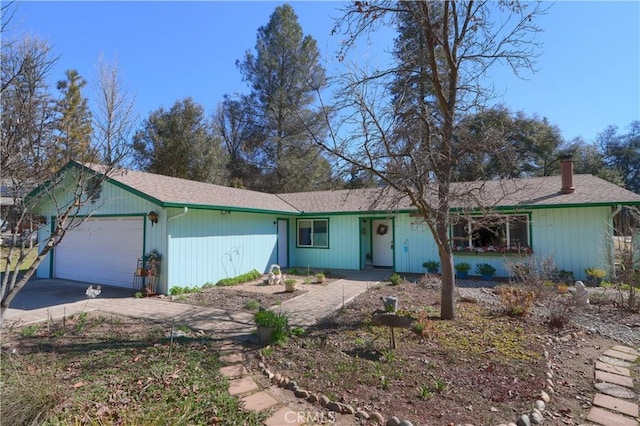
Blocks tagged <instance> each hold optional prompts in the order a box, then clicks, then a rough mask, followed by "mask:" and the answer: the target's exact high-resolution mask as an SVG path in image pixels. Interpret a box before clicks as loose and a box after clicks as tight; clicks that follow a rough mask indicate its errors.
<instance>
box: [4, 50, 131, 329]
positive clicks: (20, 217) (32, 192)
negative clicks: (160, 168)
mask: <svg viewBox="0 0 640 426" xmlns="http://www.w3.org/2000/svg"><path fill="white" fill-rule="evenodd" d="M3 43H4V40H3ZM6 47H7V48H6V49H5V45H4V44H3V56H4V57H3V64H2V89H3V92H2V164H1V166H2V178H3V180H4V181H5V182H7V185H6V186H8V187H9V188H10V189H11V198H12V203H11V205H7V206H5V205H3V206H2V207H3V218H5V217H6V218H7V221H10V223H11V236H12V238H11V241H10V243H9V244H7V245H8V247H7V249H6V250H3V252H2V258H3V261H4V262H5V266H4V270H3V271H2V272H3V274H2V284H1V288H0V296H1V297H2V299H1V302H0V321H1V319H2V318H3V317H4V314H5V312H6V310H7V309H8V307H9V305H10V303H11V301H12V300H13V298H14V297H15V296H16V295H17V294H18V292H19V291H20V290H21V289H22V288H23V287H24V286H25V285H26V284H27V282H28V281H29V279H30V278H31V277H32V276H33V274H34V273H35V272H36V270H37V268H38V266H39V265H40V264H41V263H42V261H43V260H44V259H45V258H46V256H47V254H48V253H49V252H50V251H51V250H52V249H53V248H54V247H56V246H57V245H58V244H60V242H61V241H62V239H63V238H64V236H65V234H66V232H67V231H68V230H70V229H73V228H75V227H77V226H79V225H80V224H82V223H83V222H84V221H86V220H87V219H88V218H89V217H90V216H91V214H92V213H93V212H95V210H96V208H97V207H99V203H100V202H101V201H100V188H101V185H102V183H103V182H104V181H105V180H106V179H107V178H108V177H109V176H110V175H112V174H114V173H118V171H119V170H120V168H119V166H120V163H121V162H122V160H123V159H124V157H125V155H126V153H127V147H128V135H129V131H130V127H131V125H132V123H133V106H132V103H131V102H130V101H128V99H129V98H128V96H127V94H126V93H125V92H124V91H123V90H122V86H121V83H120V81H119V79H118V78H117V73H115V72H114V69H113V68H110V69H109V70H110V72H108V73H106V74H103V78H101V79H100V83H99V86H98V87H99V93H102V94H103V95H104V100H103V101H102V102H101V101H98V106H99V107H98V108H99V110H98V111H96V112H94V113H93V117H94V118H96V123H98V125H97V126H96V129H97V133H96V134H95V135H94V143H93V145H92V148H91V150H90V153H91V154H92V155H89V154H88V155H87V156H83V161H90V162H92V163H94V164H85V165H83V164H79V163H73V162H72V163H69V165H68V166H67V167H66V169H63V171H62V172H58V173H51V171H50V170H49V169H48V168H47V167H46V160H47V158H48V152H47V149H46V148H47V146H50V144H51V143H53V140H54V137H53V134H52V131H51V129H52V128H53V116H54V114H53V111H54V102H52V98H51V94H50V92H49V88H48V87H47V85H46V79H47V75H48V72H49V70H50V69H51V66H52V65H53V63H54V61H55V60H54V59H52V58H51V53H50V48H49V46H48V45H47V44H46V43H43V42H41V41H38V40H35V39H25V40H22V41H20V42H13V41H8V42H7V45H6ZM8 54H10V55H8ZM104 77H106V78H104ZM97 163H100V164H97ZM44 205H47V206H50V207H47V208H46V209H44V210H43V206H44ZM43 211H44V212H46V216H45V215H42V214H41V212H43ZM36 212H37V213H36ZM38 228H39V229H38ZM35 232H38V233H39V234H40V238H39V241H40V244H39V246H36V247H33V246H32V242H33V236H34V233H35ZM36 253H37V254H36ZM30 254H36V256H35V260H34V261H33V262H32V263H31V265H30V266H29V267H28V268H26V270H23V265H25V262H26V260H27V258H28V257H29V255H30Z"/></svg>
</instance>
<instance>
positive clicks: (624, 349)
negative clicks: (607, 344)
mask: <svg viewBox="0 0 640 426" xmlns="http://www.w3.org/2000/svg"><path fill="white" fill-rule="evenodd" d="M611 349H613V350H614V351H618V352H625V353H628V354H631V355H633V356H635V357H636V358H638V357H640V352H638V351H636V350H635V349H633V348H630V347H628V346H620V345H617V346H614V347H612V348H611Z"/></svg>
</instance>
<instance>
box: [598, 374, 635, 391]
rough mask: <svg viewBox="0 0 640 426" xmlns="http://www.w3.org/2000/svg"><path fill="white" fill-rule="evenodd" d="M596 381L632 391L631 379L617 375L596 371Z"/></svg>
mask: <svg viewBox="0 0 640 426" xmlns="http://www.w3.org/2000/svg"><path fill="white" fill-rule="evenodd" d="M596 380H599V381H601V382H607V383H613V384H615V385H620V386H624V387H626V388H630V389H633V380H632V379H631V377H625V376H619V375H617V374H611V373H607V372H606V371H596Z"/></svg>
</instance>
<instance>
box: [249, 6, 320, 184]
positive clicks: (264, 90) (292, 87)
mask: <svg viewBox="0 0 640 426" xmlns="http://www.w3.org/2000/svg"><path fill="white" fill-rule="evenodd" d="M255 50H256V52H255V54H254V53H252V52H247V53H246V55H245V58H244V60H243V61H242V62H240V61H239V62H238V67H239V69H240V72H241V73H242V76H243V78H244V80H245V81H247V82H248V83H249V84H250V85H251V89H252V92H251V94H250V95H249V96H248V97H247V100H248V102H250V109H251V111H252V113H253V123H252V132H253V135H252V136H251V138H250V139H251V140H252V146H251V151H250V153H248V154H249V156H250V160H249V162H250V163H252V164H253V165H255V166H258V167H259V169H260V170H261V171H262V172H261V176H260V179H256V181H255V186H254V187H253V189H257V190H263V191H267V192H296V191H309V190H314V189H324V188H325V187H326V186H327V184H328V182H330V179H331V167H330V165H329V163H328V161H327V160H326V159H325V158H324V157H323V156H322V155H321V152H320V149H319V148H318V147H317V146H315V145H314V144H313V140H314V138H317V139H320V140H322V139H324V137H325V136H326V132H327V126H326V120H325V111H323V110H322V109H321V108H315V107H314V105H313V104H314V101H315V95H316V94H317V92H318V91H319V90H320V89H322V88H323V87H325V86H326V77H325V70H324V68H323V67H322V66H321V65H320V63H319V57H320V54H319V52H318V48H317V46H316V42H315V40H314V39H313V38H312V37H311V36H304V35H303V33H302V28H301V27H300V24H299V23H298V17H297V16H296V14H295V12H294V11H293V8H292V7H291V6H290V5H288V4H285V5H283V6H278V7H277V8H276V10H275V11H274V13H273V14H272V15H271V18H270V20H269V23H268V24H267V25H266V26H263V27H260V28H259V29H258V36H257V42H256V46H255Z"/></svg>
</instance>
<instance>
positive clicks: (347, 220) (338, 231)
mask: <svg viewBox="0 0 640 426" xmlns="http://www.w3.org/2000/svg"><path fill="white" fill-rule="evenodd" d="M307 218H308V219H326V218H328V217H327V216H317V217H316V216H313V217H312V216H309V217H306V216H305V219H307ZM358 222H359V220H358V216H350V215H340V216H330V218H329V248H328V249H327V248H307V247H296V239H297V230H296V228H295V227H296V221H295V220H292V221H291V225H290V226H291V228H290V231H291V232H290V235H291V239H290V245H289V247H290V248H291V259H290V261H289V263H290V264H291V266H297V267H307V266H308V267H312V268H322V269H360V239H359V235H360V230H359V226H358Z"/></svg>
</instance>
